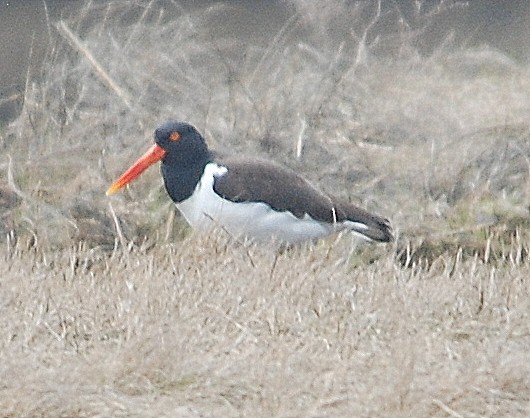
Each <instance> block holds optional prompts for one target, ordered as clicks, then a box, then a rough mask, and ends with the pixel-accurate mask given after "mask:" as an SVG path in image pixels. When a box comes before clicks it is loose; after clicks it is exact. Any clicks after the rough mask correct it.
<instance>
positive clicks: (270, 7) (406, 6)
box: [0, 0, 530, 123]
mask: <svg viewBox="0 0 530 418" xmlns="http://www.w3.org/2000/svg"><path fill="white" fill-rule="evenodd" d="M129 2H130V3H131V4H132V5H134V4H136V5H138V4H142V3H144V4H148V3H149V2H148V1H144V2H140V1H134V0H131V1H129ZM92 3H98V1H97V0H93V1H92ZM99 3H100V4H105V3H106V2H104V1H100V2H99ZM167 3H168V4H171V3H173V4H174V3H175V2H171V1H167ZM176 3H177V4H178V5H179V7H177V8H176V9H174V8H171V7H170V8H168V10H169V11H170V13H171V12H173V13H180V12H181V10H179V9H181V8H182V10H185V11H192V10H194V9H201V8H205V7H211V6H213V5H215V4H221V3H222V4H230V5H233V6H234V7H235V8H236V9H237V13H238V14H237V16H234V18H233V19H229V20H222V21H218V22H215V23H214V27H212V28H210V29H213V30H215V31H219V32H220V33H221V32H225V33H226V32H232V34H233V35H234V36H240V37H241V39H242V40H243V41H244V42H245V43H248V42H267V40H269V41H270V39H272V38H273V37H274V36H275V34H276V32H277V31H278V30H279V29H280V28H281V27H282V26H283V25H284V24H285V22H286V21H287V20H288V19H289V18H290V17H291V16H292V14H293V13H295V9H296V5H297V3H303V2H291V1H288V0H285V1H272V0H271V1H251V0H249V1H244V0H232V1H223V2H221V1H193V0H188V1H178V2H176ZM307 3H311V2H307ZM341 3H344V4H346V5H347V6H348V7H354V3H355V1H351V0H350V1H343V2H341ZM384 3H385V2H384V1H383V7H384V6H385V5H384ZM388 3H392V4H396V5H397V7H399V8H400V11H401V13H402V14H403V18H404V19H406V20H407V24H409V25H411V27H413V28H414V27H415V26H416V25H417V24H418V22H416V21H415V20H416V19H417V11H415V10H414V9H415V8H416V7H417V6H416V5H415V3H416V2H413V1H408V0H401V1H395V2H388ZM420 3H421V7H422V8H424V9H427V10H430V11H433V10H435V9H436V8H437V7H439V6H440V4H441V3H443V2H440V1H438V0H428V1H423V2H420ZM445 3H448V2H445ZM451 3H457V2H451ZM462 3H468V4H467V5H466V7H459V8H455V9H453V10H448V11H446V12H444V13H441V14H440V15H438V16H435V17H434V18H433V21H432V22H431V26H430V28H429V31H428V32H427V33H424V36H423V37H422V39H420V40H418V46H419V47H420V48H421V49H422V51H424V52H425V53H429V51H431V50H432V49H433V48H436V47H437V46H438V45H439V44H440V42H442V41H443V38H444V37H446V36H447V35H448V33H450V32H451V33H452V34H453V36H454V37H455V39H456V40H457V41H458V42H457V43H458V44H459V45H461V44H465V45H467V46H479V45H489V46H490V47H492V48H495V49H498V50H499V51H502V52H503V53H506V54H507V55H508V56H509V57H511V58H513V59H515V60H518V61H522V62H527V60H528V58H529V56H530V46H529V41H528V40H529V39H530V3H529V2H528V1H525V0H515V1H495V0H485V1H471V2H462ZM84 6H86V0H11V1H9V0H3V1H2V2H1V3H0V39H2V42H1V43H0V121H2V122H4V123H5V122H7V121H9V120H12V119H14V118H15V117H16V116H17V115H18V114H19V112H20V109H21V108H22V103H23V99H24V88H25V84H26V79H27V77H28V76H29V77H30V79H31V80H33V79H35V77H36V76H37V74H36V71H31V70H30V68H29V67H33V68H38V67H39V65H41V63H42V60H43V59H44V56H45V51H46V48H48V46H49V41H50V39H49V31H53V30H54V29H53V25H54V24H55V23H56V22H57V21H58V20H60V19H65V18H69V17H75V16H76V14H78V13H79V12H80V10H82V9H83V7H84ZM314 12H315V13H314V16H311V18H314V19H318V14H319V10H318V9H315V11H314ZM136 13H138V11H137V12H136ZM136 18H137V16H136V15H135V13H132V14H131V16H130V17H129V19H130V23H133V22H134V21H135V19H136ZM337 19H338V20H340V16H339V17H337ZM348 26H349V22H348V21H346V20H345V21H342V22H340V21H339V22H337V26H336V27H335V28H334V30H336V32H337V33H336V36H337V42H339V41H340V36H341V34H342V33H344V32H347V31H348V29H349V28H348ZM28 70H29V72H28Z"/></svg>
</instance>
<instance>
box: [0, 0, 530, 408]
mask: <svg viewBox="0 0 530 418" xmlns="http://www.w3.org/2000/svg"><path fill="white" fill-rule="evenodd" d="M326 4H327V6H326V8H325V9H322V10H320V18H319V19H315V18H314V9H313V7H314V6H312V3H307V2H292V3H290V5H289V7H287V8H286V12H287V14H288V16H289V17H288V18H287V19H286V20H285V22H284V23H283V24H282V25H281V26H279V27H277V28H276V32H275V35H274V36H273V37H271V36H270V34H269V35H268V36H265V37H263V38H262V37H257V38H255V39H251V41H250V40H245V42H243V43H242V40H241V39H240V38H238V37H237V34H234V33H233V32H230V31H228V32H227V31H226V30H224V29H223V28H224V26H222V25H219V24H218V23H216V22H220V21H223V22H229V21H232V20H230V19H235V20H238V19H239V20H240V21H242V19H243V20H244V19H250V21H251V22H252V20H251V19H253V18H254V19H255V18H256V17H255V16H253V15H252V13H251V12H249V11H248V10H247V11H245V9H244V8H242V7H237V6H231V5H230V4H217V5H216V6H212V7H209V8H192V7H190V8H185V7H182V6H180V5H179V4H177V3H175V2H172V1H162V0H158V1H156V0H152V1H150V2H129V4H127V5H125V4H124V3H123V2H107V3H105V4H104V5H103V6H98V5H97V4H92V3H90V2H88V3H87V5H86V7H85V8H84V9H83V10H81V11H80V13H79V15H78V16H76V17H74V18H71V19H68V20H66V21H63V22H59V23H58V24H57V26H53V27H50V37H51V39H50V43H51V46H50V49H49V51H48V57H47V61H46V62H45V64H44V65H43V67H42V68H41V69H38V71H37V69H32V71H33V72H34V73H38V74H36V75H38V76H39V77H38V79H39V80H41V81H40V82H33V81H30V80H29V79H28V85H27V88H26V96H25V105H24V110H23V113H22V115H21V116H20V118H19V119H18V120H17V121H15V122H14V123H12V124H11V125H10V126H7V127H3V128H2V129H1V130H0V149H2V155H4V156H5V157H4V158H3V161H0V169H1V172H0V205H1V211H0V233H1V236H0V244H1V245H2V247H1V249H0V277H2V280H1V282H0V299H1V300H2V301H3V302H2V304H1V305H0V321H1V329H2V339H1V341H0V356H1V362H0V373H1V375H2V376H3V377H4V378H3V380H2V384H1V385H0V411H1V413H2V414H3V416H95V415H99V416H157V417H159V416H212V415H214V416H251V415H252V416H255V415H261V416H322V415H329V416H398V415H399V416H452V417H459V416H462V417H467V416H513V417H517V416H520V417H524V416H528V415H529V414H530V406H529V405H530V398H529V395H528V394H529V393H530V380H529V376H530V366H529V365H530V356H529V351H528V346H529V344H530V329H529V324H530V321H529V318H528V313H529V312H530V306H529V305H530V298H529V293H530V292H529V291H530V289H529V287H530V285H529V283H530V282H529V280H528V277H529V274H528V273H529V268H530V267H529V266H530V264H529V263H528V258H529V247H530V244H529V243H530V236H529V232H528V231H529V217H530V215H529V207H530V198H529V196H530V162H529V156H530V140H529V139H530V138H529V136H530V125H529V124H528V121H527V119H528V104H529V101H528V100H529V99H528V97H530V95H529V93H530V76H529V72H528V68H527V66H525V65H523V64H521V63H516V62H514V61H513V60H511V59H510V58H509V57H507V56H505V55H503V54H502V53H500V52H498V51H494V50H490V49H488V48H487V47H481V48H472V47H464V46H461V45H455V44H452V43H451V37H450V36H448V37H447V38H446V39H445V41H444V42H440V43H439V44H437V46H436V47H435V48H433V49H432V50H431V52H430V53H429V54H427V55H426V54H422V53H421V52H420V51H419V49H418V46H417V44H418V42H419V41H420V39H421V37H422V34H425V33H426V32H428V30H429V22H431V21H432V20H433V19H435V18H436V14H444V13H451V12H452V10H453V8H454V7H462V5H460V4H457V3H451V4H452V5H453V6H451V5H449V3H448V2H443V1H441V2H439V3H438V8H434V9H429V10H428V11H427V12H422V11H421V10H420V9H418V10H417V11H416V12H415V13H417V14H418V15H417V16H415V19H412V20H414V21H415V22H416V26H413V25H412V24H411V23H410V22H411V21H412V20H406V19H405V20H404V19H401V18H402V17H403V16H402V12H401V11H400V9H399V8H398V6H396V5H395V4H394V3H392V4H393V6H392V7H390V8H388V7H389V6H388V5H387V4H386V3H385V2H381V3H378V2H358V3H357V6H356V7H348V6H347V5H346V4H345V3H343V2H340V1H337V2H326ZM455 4H456V5H455ZM422 13H423V14H422ZM342 20H343V21H347V22H349V23H348V25H346V26H341V21H342ZM352 22H353V23H352ZM407 22H408V23H407ZM50 25H51V23H50ZM351 25H353V28H354V29H352V26H351ZM411 25H412V26H411ZM330 28H334V31H331V30H330ZM336 28H339V29H336ZM56 29H57V30H56ZM242 30H244V29H242ZM337 31H338V32H337ZM241 36H245V35H244V34H241ZM170 118H179V119H183V120H188V121H190V122H192V123H194V124H195V125H197V127H198V128H199V129H200V130H201V131H203V132H204V133H205V134H206V137H207V139H208V140H209V142H210V143H211V144H212V145H213V146H214V147H217V148H224V149H227V150H230V151H232V152H237V153H243V152H244V153H247V154H251V155H252V154H259V155H261V156H266V155H268V156H270V158H273V159H276V160H277V161H280V162H283V163H286V164H288V165H289V166H291V167H294V168H295V169H297V170H299V171H301V172H304V173H305V174H306V175H307V176H308V177H310V178H312V180H313V181H314V182H316V183H318V184H319V185H320V186H322V187H324V188H326V189H328V190H330V191H332V192H333V193H335V194H338V195H342V197H345V198H348V199H353V200H356V201H358V202H361V203H362V204H363V205H364V206H366V207H368V208H369V209H371V210H374V211H377V212H379V213H381V214H384V215H386V216H389V217H391V218H392V221H393V224H394V227H395V229H396V231H397V235H398V240H397V242H396V243H395V245H393V246H382V247H369V248H365V249H362V250H355V249H353V248H352V245H351V242H350V240H349V237H347V236H342V237H338V239H336V240H335V239H331V240H327V241H324V242H320V243H317V244H315V245H310V246H307V247H303V248H298V249H294V250H292V251H287V252H284V253H282V254H277V253H275V252H273V251H270V250H268V249H265V248H259V247H252V246H250V247H248V246H243V245H241V244H238V243H234V242H232V241H231V240H230V239H229V238H228V237H225V236H222V235H219V234H214V235H212V236H211V237H198V236H195V235H193V234H191V235H190V234H189V231H188V229H187V228H186V227H185V226H184V225H183V224H182V222H181V220H180V218H179V217H178V216H175V213H174V209H173V208H172V205H171V204H170V203H169V201H168V198H167V196H166V195H165V192H164V191H163V190H162V188H161V182H160V178H159V174H158V173H157V171H156V170H152V171H150V172H147V173H146V174H145V175H144V176H142V179H141V180H139V181H138V182H136V183H135V184H133V185H132V186H131V187H130V188H129V189H128V190H126V191H124V192H123V193H121V194H120V195H118V196H116V198H113V199H112V200H111V201H110V202H109V200H108V199H107V198H106V197H105V196H104V191H105V190H106V188H107V187H108V185H109V184H110V182H111V181H112V180H113V179H114V178H115V177H116V175H117V174H119V173H120V172H121V171H123V168H124V167H126V166H127V165H128V164H129V163H130V162H131V161H132V160H134V158H135V157H136V156H137V155H139V154H140V153H141V152H142V151H143V150H144V149H145V148H147V146H148V145H149V143H150V141H151V139H150V138H151V135H152V130H153V127H155V126H156V125H157V124H158V123H159V122H161V121H163V120H165V119H170Z"/></svg>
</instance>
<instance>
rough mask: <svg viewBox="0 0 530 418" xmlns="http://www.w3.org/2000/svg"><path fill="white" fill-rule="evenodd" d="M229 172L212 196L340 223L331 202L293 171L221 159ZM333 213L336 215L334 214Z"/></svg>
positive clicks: (260, 163)
mask: <svg viewBox="0 0 530 418" xmlns="http://www.w3.org/2000/svg"><path fill="white" fill-rule="evenodd" d="M221 164H222V165H223V166H225V167H227V168H228V172H227V173H226V174H225V175H224V176H222V177H218V178H216V179H215V183H214V190H215V192H216V193H217V194H218V195H220V196H222V197H223V198H225V199H228V200H231V201H232V202H263V203H266V204H268V205H269V206H271V207H272V208H273V209H275V210H278V211H286V210H288V211H290V212H291V213H292V214H293V215H294V216H296V217H298V218H302V217H303V216H304V215H305V214H306V213H307V214H308V215H309V216H311V217H312V218H313V219H316V220H318V221H323V222H330V223H331V222H334V221H341V220H343V219H344V216H341V214H337V213H336V209H335V210H334V206H333V200H332V199H331V198H330V197H329V196H327V195H326V194H324V193H322V192H321V191H319V190H318V189H316V188H315V187H314V186H313V185H312V184H311V183H309V182H308V181H307V180H305V179H304V178H303V177H301V176H300V175H298V174H297V173H296V172H294V171H293V170H290V169H288V168H286V167H283V166H281V165H279V164H275V163H271V162H269V161H262V160H244V159H223V160H221ZM334 212H335V214H334Z"/></svg>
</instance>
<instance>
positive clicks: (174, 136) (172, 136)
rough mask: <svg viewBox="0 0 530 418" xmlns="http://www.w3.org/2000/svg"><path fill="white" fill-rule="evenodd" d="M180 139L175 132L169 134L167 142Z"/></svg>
mask: <svg viewBox="0 0 530 418" xmlns="http://www.w3.org/2000/svg"><path fill="white" fill-rule="evenodd" d="M179 139H180V134H179V133H178V132H177V131H173V132H171V133H170V134H169V140H170V141H173V142H176V141H178V140H179Z"/></svg>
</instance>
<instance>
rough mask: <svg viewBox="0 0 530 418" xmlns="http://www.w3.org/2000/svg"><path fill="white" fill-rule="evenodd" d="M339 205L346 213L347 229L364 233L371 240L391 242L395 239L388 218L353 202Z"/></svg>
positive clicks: (344, 223)
mask: <svg viewBox="0 0 530 418" xmlns="http://www.w3.org/2000/svg"><path fill="white" fill-rule="evenodd" d="M337 206H338V207H339V208H340V210H341V212H342V213H343V214H344V220H343V222H342V224H343V225H344V227H346V228H347V229H350V230H352V231H354V232H357V233H358V234H361V235H363V236H364V237H366V238H367V239H368V240H370V241H377V242H391V241H393V240H394V235H393V232H392V226H391V225H390V221H389V220H388V219H386V218H383V217H381V216H378V215H374V214H372V213H370V212H368V211H366V210H364V209H363V208H360V207H358V206H355V205H353V204H351V203H340V204H339V205H337Z"/></svg>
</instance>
